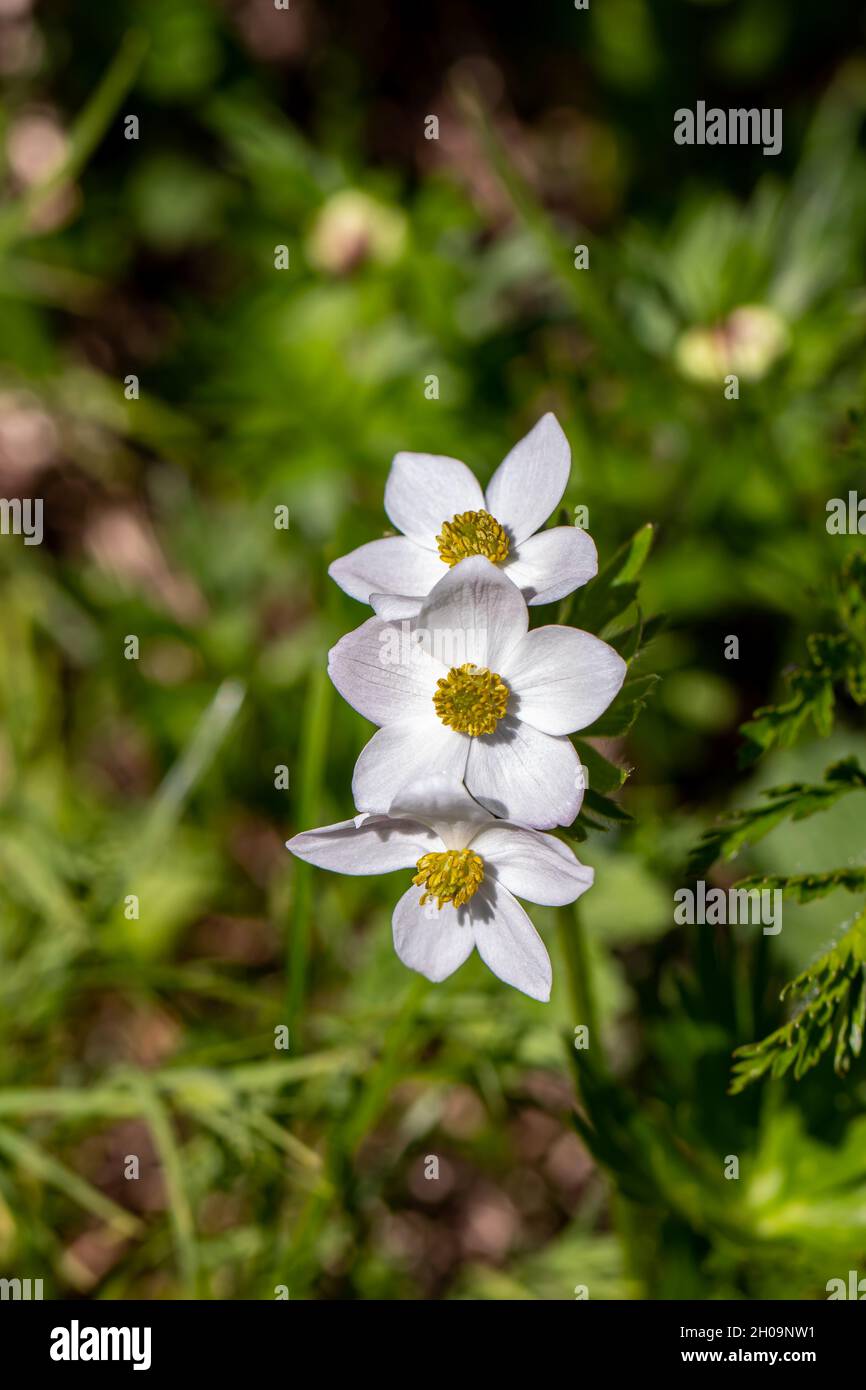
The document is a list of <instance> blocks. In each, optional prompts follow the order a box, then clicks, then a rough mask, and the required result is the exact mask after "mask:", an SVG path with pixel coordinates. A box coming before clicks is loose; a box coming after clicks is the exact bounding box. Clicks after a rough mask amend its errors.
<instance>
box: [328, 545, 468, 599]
mask: <svg viewBox="0 0 866 1390" xmlns="http://www.w3.org/2000/svg"><path fill="white" fill-rule="evenodd" d="M445 570H446V565H445V563H444V561H442V560H440V559H439V556H438V555H433V554H432V553H431V551H429V550H422V548H421V546H420V545H416V544H415V542H414V541H410V540H407V539H406V537H405V536H385V537H384V538H383V539H382V540H380V541H370V542H369V543H368V544H367V545H359V546H358V549H357V550H351V551H350V552H349V554H348V555H341V556H340V558H339V560H335V561H334V562H333V564H332V565H330V566H329V568H328V574H329V575H330V576H331V578H332V579H334V580H336V582H337V583H338V584H339V586H340V588H341V589H343V590H344V592H345V593H347V594H350V595H351V596H352V598H357V599H360V600H361V602H362V603H369V602H370V595H371V594H374V593H382V594H401V595H402V594H414V595H416V596H418V597H423V596H424V595H425V594H429V592H430V590H431V589H432V588H433V585H434V584H435V583H436V580H437V579H441V578H442V575H443V574H444V573H445ZM377 611H378V610H377ZM380 616H381V614H380Z"/></svg>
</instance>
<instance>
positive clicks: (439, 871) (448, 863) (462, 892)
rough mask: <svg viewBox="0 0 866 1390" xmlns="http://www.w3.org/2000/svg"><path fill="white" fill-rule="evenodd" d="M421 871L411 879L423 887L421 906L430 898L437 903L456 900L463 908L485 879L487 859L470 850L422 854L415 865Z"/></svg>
mask: <svg viewBox="0 0 866 1390" xmlns="http://www.w3.org/2000/svg"><path fill="white" fill-rule="evenodd" d="M415 867H416V868H417V870H418V872H417V874H416V875H415V877H414V878H413V880H412V882H413V883H416V884H417V885H418V887H419V888H423V889H424V892H423V893H422V894H421V906H422V907H423V906H424V904H425V903H426V901H427V899H428V898H435V899H436V906H437V907H442V906H443V904H444V903H453V904H454V906H455V907H462V906H463V904H464V903H468V901H469V899H470V898H471V897H472V895H473V893H477V892H478V889H479V888H480V887H481V884H482V883H483V882H484V860H483V859H482V858H481V855H480V854H475V853H474V851H473V850H471V849H446V850H439V851H438V852H437V851H435V850H434V851H433V852H432V853H430V854H422V856H421V858H420V859H419V860H418V863H417V864H416V866H415Z"/></svg>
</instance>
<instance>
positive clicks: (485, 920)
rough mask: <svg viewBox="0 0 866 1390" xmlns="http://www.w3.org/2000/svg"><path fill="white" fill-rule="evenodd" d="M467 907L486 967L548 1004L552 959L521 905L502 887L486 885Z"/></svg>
mask: <svg viewBox="0 0 866 1390" xmlns="http://www.w3.org/2000/svg"><path fill="white" fill-rule="evenodd" d="M468 907H469V911H470V915H471V917H472V930H473V932H474V933H475V945H476V946H477V948H478V954H479V955H480V957H481V959H482V960H483V961H484V964H485V965H487V966H489V968H490V969H491V970H492V971H493V973H494V975H498V976H499V978H500V980H504V981H505V983H506V984H507V985H514V988H515V989H519V990H522V991H523V993H524V994H528V995H529V997H530V998H531V999H540V1000H542V1002H544V1003H546V1002H547V1000H548V999H549V998H550V985H551V981H552V971H551V969H550V957H549V956H548V954H547V951H546V950H545V946H544V942H543V941H542V939H541V937H540V936H539V935H538V932H537V931H536V930H535V927H534V926H533V925H532V923H531V922H530V920H529V918H528V917H527V915H526V913H525V912H524V911H523V908H522V907H521V906H520V903H518V902H515V900H514V898H513V897H512V896H511V894H510V893H509V891H508V889H507V888H503V887H502V886H501V884H493V883H486V882H485V883H483V884H482V886H481V887H480V888H479V890H478V892H477V893H476V894H475V896H474V897H473V898H470V900H469V903H468Z"/></svg>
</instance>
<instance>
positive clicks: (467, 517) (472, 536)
mask: <svg viewBox="0 0 866 1390" xmlns="http://www.w3.org/2000/svg"><path fill="white" fill-rule="evenodd" d="M436 542H437V544H438V546H439V555H440V557H441V558H442V559H443V560H444V561H445V563H446V565H456V564H457V561H458V560H465V559H466V558H467V557H468V556H469V555H486V556H487V558H488V560H492V561H493V563H494V565H501V564H502V563H503V561H505V560H507V559H508V536H507V535H506V533H505V530H504V528H503V527H502V526H500V525H499V522H498V521H497V520H496V517H495V516H491V515H490V513H489V512H458V513H457V515H456V516H453V517H452V518H451V520H450V521H443V523H442V533H441V535H438V536H437V537H436Z"/></svg>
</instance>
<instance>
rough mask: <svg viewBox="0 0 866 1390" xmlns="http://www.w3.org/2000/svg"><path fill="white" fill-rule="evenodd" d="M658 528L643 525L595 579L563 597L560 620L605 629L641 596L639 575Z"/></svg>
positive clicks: (584, 626)
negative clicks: (638, 595)
mask: <svg viewBox="0 0 866 1390" xmlns="http://www.w3.org/2000/svg"><path fill="white" fill-rule="evenodd" d="M653 535H654V529H653V526H652V524H651V523H650V522H647V524H646V525H645V526H642V527H641V529H640V530H639V531H637V532H636V533H635V534H634V535H633V536H632V538H631V540H628V541H626V543H625V545H622V546H620V548H619V550H617V551H616V552H615V554H614V555H613V557H612V558H611V559H610V560H609V561H608V563H607V564H606V565H605V566H604V568H603V569H601V570H600V571H599V573H598V574H597V575H596V577H595V579H591V580H590V582H589V583H588V584H585V585H584V586H583V588H582V589H578V590H577V591H576V592H575V593H573V594H571V595H569V597H568V598H567V599H565V600H563V603H562V604H561V606H560V610H559V615H558V619H557V620H558V622H560V623H573V624H574V625H575V626H576V627H581V628H584V629H585V630H586V631H587V632H597V633H599V634H601V633H603V631H604V629H605V628H606V627H607V626H608V625H609V624H611V623H612V622H613V621H614V619H615V618H618V617H619V616H620V614H622V613H624V612H625V611H626V609H627V608H629V607H630V605H631V604H632V603H634V601H635V598H636V597H637V591H638V586H637V582H636V581H637V578H638V575H639V574H640V571H641V569H642V568H643V565H644V562H645V561H646V558H647V556H648V555H649V552H650V548H651V546H652V542H653Z"/></svg>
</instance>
